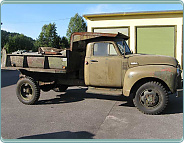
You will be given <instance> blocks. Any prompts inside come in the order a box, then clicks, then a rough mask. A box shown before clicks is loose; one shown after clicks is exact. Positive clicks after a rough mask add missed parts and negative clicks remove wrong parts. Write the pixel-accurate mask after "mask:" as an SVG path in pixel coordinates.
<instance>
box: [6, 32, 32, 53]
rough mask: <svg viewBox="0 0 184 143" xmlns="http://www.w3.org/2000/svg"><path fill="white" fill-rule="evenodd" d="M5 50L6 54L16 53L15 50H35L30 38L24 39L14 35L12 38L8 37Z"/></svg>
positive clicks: (22, 36)
mask: <svg viewBox="0 0 184 143" xmlns="http://www.w3.org/2000/svg"><path fill="white" fill-rule="evenodd" d="M5 48H6V49H7V51H8V53H11V52H14V51H17V50H27V51H29V50H33V51H34V50H35V49H34V40H33V39H32V38H30V37H26V36H25V35H23V34H16V35H14V36H10V35H9V37H8V42H6V44H5Z"/></svg>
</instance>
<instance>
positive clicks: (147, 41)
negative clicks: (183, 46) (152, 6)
mask: <svg viewBox="0 0 184 143" xmlns="http://www.w3.org/2000/svg"><path fill="white" fill-rule="evenodd" d="M137 53H143V54H156V55H166V56H172V57H175V26H168V27H167V26H165V27H159V26H155V27H137Z"/></svg>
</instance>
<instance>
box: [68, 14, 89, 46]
mask: <svg viewBox="0 0 184 143" xmlns="http://www.w3.org/2000/svg"><path fill="white" fill-rule="evenodd" d="M86 31H87V26H86V22H85V21H84V19H83V18H82V16H80V15H79V14H78V13H76V14H75V16H74V17H71V19H70V22H69V25H68V29H67V33H66V36H67V38H68V41H69V42H70V37H71V35H72V33H74V32H86Z"/></svg>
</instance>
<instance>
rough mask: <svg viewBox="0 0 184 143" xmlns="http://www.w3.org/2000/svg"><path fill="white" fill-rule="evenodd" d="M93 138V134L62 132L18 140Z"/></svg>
mask: <svg viewBox="0 0 184 143" xmlns="http://www.w3.org/2000/svg"><path fill="white" fill-rule="evenodd" d="M93 136H94V134H92V133H89V132H86V131H80V132H70V131H63V132H56V133H47V134H40V135H32V136H25V137H21V138H18V139H93Z"/></svg>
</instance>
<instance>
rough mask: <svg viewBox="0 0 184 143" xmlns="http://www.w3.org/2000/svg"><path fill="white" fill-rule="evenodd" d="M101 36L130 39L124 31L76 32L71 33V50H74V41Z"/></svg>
mask: <svg viewBox="0 0 184 143" xmlns="http://www.w3.org/2000/svg"><path fill="white" fill-rule="evenodd" d="M99 37H109V38H110V37H111V38H121V39H125V40H128V39H129V37H128V36H126V35H124V34H122V33H118V34H112V33H96V32H75V33H73V34H72V35H71V43H70V50H71V51H72V49H73V43H74V42H78V41H83V40H89V39H93V38H99Z"/></svg>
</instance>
